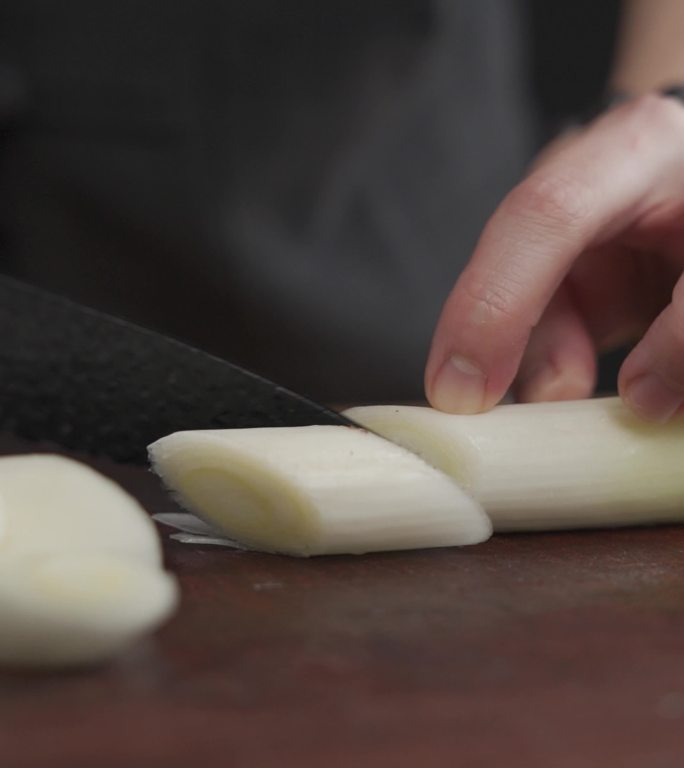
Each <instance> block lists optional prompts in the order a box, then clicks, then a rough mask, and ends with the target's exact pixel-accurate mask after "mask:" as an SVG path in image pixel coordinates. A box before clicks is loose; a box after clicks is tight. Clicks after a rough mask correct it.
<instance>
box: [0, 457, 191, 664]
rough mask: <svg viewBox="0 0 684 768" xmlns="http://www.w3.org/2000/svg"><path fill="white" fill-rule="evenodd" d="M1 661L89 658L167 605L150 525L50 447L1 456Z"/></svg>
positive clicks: (166, 578) (167, 610)
mask: <svg viewBox="0 0 684 768" xmlns="http://www.w3.org/2000/svg"><path fill="white" fill-rule="evenodd" d="M0 502H1V503H0V665H8V664H19V665H31V666H70V665H83V664H85V665H90V664H94V663H97V662H101V661H104V660H106V659H109V658H111V657H112V656H114V655H115V654H117V653H119V652H120V651H122V650H124V649H125V648H127V647H128V646H129V645H130V644H131V643H132V642H133V641H134V640H136V639H137V638H138V637H140V636H141V635H142V634H144V633H146V632H149V631H151V630H153V629H155V628H156V627H157V626H158V625H159V624H160V623H161V622H162V621H163V620H164V619H166V618H167V617H168V616H169V615H170V614H171V612H172V611H173V609H174V608H175V605H176V602H177V599H178V595H177V587H176V582H175V579H174V578H173V577H172V576H170V575H169V574H166V573H164V572H163V571H162V570H161V549H160V545H159V537H158V535H157V532H156V528H155V527H154V524H153V523H152V521H151V520H150V518H149V517H148V515H147V513H146V512H145V511H144V510H143V508H142V507H141V506H140V505H139V504H138V502H137V501H136V500H135V499H133V498H132V497H131V496H129V495H128V494H127V493H126V492H125V491H124V490H123V489H122V488H120V487H119V486H118V485H117V484H116V483H114V482H113V481H112V480H109V479H108V478H106V477H104V476H103V475H101V474H100V473H98V472H96V471H95V470H93V469H91V468H90V467H88V466H86V465H84V464H81V463H80V462H77V461H73V460H71V459H67V458H64V457H62V456H57V455H50V454H36V455H28V456H8V457H3V458H0Z"/></svg>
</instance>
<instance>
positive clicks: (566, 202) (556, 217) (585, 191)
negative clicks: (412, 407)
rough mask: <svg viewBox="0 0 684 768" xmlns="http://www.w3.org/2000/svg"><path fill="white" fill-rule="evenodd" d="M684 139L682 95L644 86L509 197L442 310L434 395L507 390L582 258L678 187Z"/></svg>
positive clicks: (486, 395)
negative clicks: (645, 90) (646, 90)
mask: <svg viewBox="0 0 684 768" xmlns="http://www.w3.org/2000/svg"><path fill="white" fill-rule="evenodd" d="M683 139H684V109H682V107H681V105H679V104H677V103H676V102H674V101H673V100H672V99H666V98H662V97H658V96H647V97H642V98H640V99H638V100H636V101H634V102H632V103H629V104H625V105H623V106H621V107H618V108H616V109H615V110H613V111H612V112H610V113H609V114H607V115H605V116H604V117H603V118H601V119H600V120H598V121H597V122H596V123H595V124H594V125H593V126H591V127H590V128H589V129H588V130H587V131H586V132H585V133H584V134H582V135H581V136H579V137H578V138H577V139H576V140H575V141H574V142H572V143H571V144H570V145H568V146H566V147H564V148H563V149H561V150H560V151H559V152H558V153H557V154H555V155H553V156H552V157H551V159H550V160H549V161H548V162H547V163H545V164H544V165H543V166H542V167H540V168H538V169H537V170H535V171H534V172H533V173H532V174H531V175H530V176H529V177H528V178H527V179H525V180H524V181H523V182H522V183H521V184H519V185H518V186H517V187H516V188H515V189H514V190H513V191H512V192H511V193H510V194H509V195H508V196H507V197H506V198H505V199H504V201H503V202H502V203H501V205H500V206H499V208H498V209H497V211H496V212H495V213H494V215H493V216H492V218H491V219H490V221H489V222H488V224H487V226H486V227H485V229H484V232H483V233H482V236H481V238H480V242H479V243H478V245H477V248H476V249H475V252H474V254H473V256H472V259H471V261H470V263H469V264H468V266H467V267H466V269H465V270H464V272H463V274H462V275H461V277H460V279H459V280H458V282H457V283H456V285H455V286H454V289H453V291H452V292H451V295H450V296H449V298H448V299H447V302H446V304H445V306H444V309H443V310H442V315H441V317H440V320H439V323H438V325H437V329H436V331H435V335H434V338H433V344H432V349H431V352H430V357H429V360H428V364H427V368H426V375H425V384H426V391H427V395H428V398H429V399H430V401H431V403H432V405H433V406H435V407H436V408H439V409H440V410H445V411H450V412H454V413H476V412H478V411H482V410H487V409H488V408H490V407H492V406H493V405H495V404H496V403H497V402H498V401H499V400H500V399H501V397H502V396H503V395H504V394H505V392H506V390H507V389H508V387H509V386H510V384H511V382H512V381H513V378H514V377H515V374H516V371H517V369H518V366H519V364H520V359H521V357H522V354H523V351H524V349H525V345H526V343H527V340H528V337H529V335H530V331H531V330H532V328H533V327H534V326H535V325H536V323H537V322H538V320H539V318H540V317H541V315H542V313H543V311H544V309H545V307H546V306H547V304H548V303H549V302H550V300H551V298H552V296H553V294H554V293H555V291H556V289H557V288H558V286H559V285H560V283H561V282H562V280H563V278H564V277H565V275H566V274H567V272H568V270H569V269H570V267H571V266H572V264H573V262H574V261H575V259H576V258H577V257H578V256H579V255H580V254H581V253H582V252H583V251H584V250H586V249H587V248H589V247H592V246H595V245H597V244H598V243H600V242H602V241H604V240H607V239H609V238H610V237H611V236H613V235H615V234H617V233H619V232H620V231H622V230H623V229H625V228H626V227H628V226H629V225H630V224H632V223H634V222H636V221H637V220H638V219H639V218H640V217H641V216H642V215H643V214H644V213H645V212H646V211H647V210H650V209H652V208H653V207H654V206H657V204H658V203H659V202H661V201H662V200H666V199H668V196H670V195H671V194H672V188H671V186H672V185H670V186H668V184H667V183H666V182H667V181H668V179H669V178H670V177H676V176H680V175H681V166H682V165H683V164H684V151H683V150H682V140H683ZM680 156H682V157H680ZM675 164H677V165H678V166H680V167H679V168H678V169H677V170H676V172H675V173H672V168H673V166H675Z"/></svg>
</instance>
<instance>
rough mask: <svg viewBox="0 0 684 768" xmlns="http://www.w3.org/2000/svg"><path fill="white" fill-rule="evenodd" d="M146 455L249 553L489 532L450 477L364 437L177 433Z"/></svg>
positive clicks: (387, 544) (349, 432)
mask: <svg viewBox="0 0 684 768" xmlns="http://www.w3.org/2000/svg"><path fill="white" fill-rule="evenodd" d="M149 452H150V459H151V462H152V466H153V468H154V469H155V471H156V472H157V473H158V474H159V475H160V476H161V478H162V479H163V481H164V482H165V483H166V485H167V486H168V487H169V488H170V489H171V490H172V491H173V492H174V493H175V494H176V496H177V499H178V501H179V502H180V503H181V505H183V506H184V507H186V508H187V509H189V510H190V511H192V512H194V513H196V514H197V515H198V516H199V517H201V518H203V519H204V520H206V521H207V522H209V523H211V524H212V525H214V526H215V527H217V528H219V529H220V530H221V531H222V532H224V533H225V534H226V535H227V536H228V537H230V538H231V539H234V540H236V541H238V542H240V543H241V544H243V545H245V546H247V547H249V548H252V549H259V550H264V551H268V552H280V553H286V554H290V555H300V556H308V555H322V554H341V553H357V554H358V553H362V552H370V551H375V550H391V549H409V548H422V547H444V546H451V545H455V544H474V543H476V542H480V541H483V540H484V539H486V538H488V537H489V535H490V533H491V524H490V522H489V520H488V518H487V516H486V515H485V514H484V513H483V512H482V510H481V509H480V507H479V505H478V504H477V503H475V502H474V501H473V500H472V499H471V498H470V497H469V496H467V495H466V494H465V493H464V492H463V491H462V490H461V489H460V488H459V487H458V486H457V485H456V483H454V482H453V480H451V479H450V478H449V477H447V476H446V475H444V474H442V473H441V472H438V471H437V470H435V469H434V468H432V467H431V466H429V465H428V464H426V463H425V462H424V461H423V460H422V459H420V458H418V457H417V456H415V455H413V454H411V453H410V452H408V451H405V450H404V449H403V448H400V447H399V446H396V445H393V444H392V443H389V442H387V441H386V440H383V439H381V438H379V437H377V436H376V435H372V434H369V433H367V432H366V431H365V430H360V429H353V428H349V427H333V426H311V427H284V428H268V427H267V428H257V429H234V430H205V431H193V432H177V433H175V434H173V435H169V436H168V437H165V438H162V439H161V440H158V441H157V442H156V443H154V444H153V445H151V446H150V448H149Z"/></svg>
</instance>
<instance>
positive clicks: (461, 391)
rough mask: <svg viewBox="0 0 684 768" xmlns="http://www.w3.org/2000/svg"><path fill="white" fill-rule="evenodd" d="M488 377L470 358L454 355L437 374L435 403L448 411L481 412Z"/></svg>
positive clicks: (434, 389)
mask: <svg viewBox="0 0 684 768" xmlns="http://www.w3.org/2000/svg"><path fill="white" fill-rule="evenodd" d="M486 384H487V377H486V376H485V375H484V373H483V372H482V371H481V370H480V369H479V368H478V367H477V366H476V365H474V364H473V363H471V362H470V361H469V360H466V359H465V358H463V357H460V355H452V356H451V357H450V358H449V359H448V360H446V362H445V363H444V364H443V365H442V367H441V368H440V370H439V373H438V374H437V378H436V380H435V385H434V388H433V392H432V402H433V405H434V406H435V407H436V408H438V409H439V410H440V411H446V412H447V413H479V412H480V411H481V410H482V406H483V404H484V397H485V386H486Z"/></svg>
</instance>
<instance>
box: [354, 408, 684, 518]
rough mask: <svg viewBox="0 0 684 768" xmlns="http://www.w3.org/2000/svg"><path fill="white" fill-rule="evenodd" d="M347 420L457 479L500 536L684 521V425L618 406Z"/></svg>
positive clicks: (360, 413) (381, 413)
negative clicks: (654, 420)
mask: <svg viewBox="0 0 684 768" xmlns="http://www.w3.org/2000/svg"><path fill="white" fill-rule="evenodd" d="M346 415H347V416H348V417H349V418H351V419H353V420H355V421H356V422H358V423H359V424H362V425H364V426H366V427H367V428H368V429H370V430H373V431H374V432H376V433H377V434H379V435H383V436H384V437H386V438H387V439H389V440H392V441H393V442H395V443H397V444H399V445H402V446H404V447H405V448H407V449H409V450H411V451H413V452H415V453H416V454H418V455H419V456H422V457H423V458H424V459H425V460H426V461H427V462H428V463H430V464H431V465H432V466H434V467H437V468H439V469H440V470H442V471H443V472H446V473H447V474H449V475H450V476H451V477H453V478H454V479H455V480H456V481H457V482H458V483H459V484H460V485H461V486H462V487H463V488H464V489H465V490H466V491H467V492H469V493H470V494H472V495H473V496H474V497H475V498H476V499H477V500H478V501H479V502H480V503H481V504H482V506H483V507H484V509H485V511H486V512H487V513H488V514H489V516H490V517H491V519H492V522H493V524H494V528H495V530H500V531H514V530H543V529H552V528H581V527H596V526H618V525H632V524H639V523H663V522H671V521H681V520H684V421H681V420H679V421H675V422H673V423H671V424H668V425H665V426H659V425H658V426H656V425H650V424H646V423H644V422H641V421H639V420H637V419H636V418H635V417H634V416H633V415H632V414H631V413H630V412H629V411H628V410H627V408H626V407H625V406H624V405H623V404H622V402H621V401H620V400H619V399H618V398H607V399H596V400H581V401H574V402H563V403H535V404H523V405H502V406H499V407H497V408H494V409H493V410H492V411H490V412H488V413H483V414H477V415H474V416H458V415H448V414H444V413H440V412H438V411H434V410H432V409H430V408H419V407H411V406H370V407H362V408H351V409H349V410H348V411H347V412H346Z"/></svg>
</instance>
